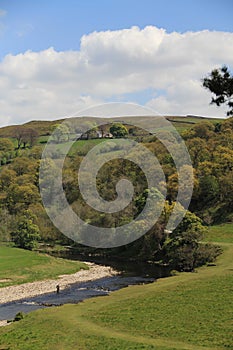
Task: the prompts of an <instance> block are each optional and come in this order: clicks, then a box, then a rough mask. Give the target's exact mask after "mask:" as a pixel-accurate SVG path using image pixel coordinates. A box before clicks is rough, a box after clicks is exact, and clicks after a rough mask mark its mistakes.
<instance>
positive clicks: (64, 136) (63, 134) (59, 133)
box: [53, 124, 70, 143]
mask: <svg viewBox="0 0 233 350" xmlns="http://www.w3.org/2000/svg"><path fill="white" fill-rule="evenodd" d="M69 133H70V132H69V128H68V126H67V125H65V124H60V125H58V126H57V127H56V129H55V131H54V133H53V138H54V140H55V142H56V143H60V142H66V141H68V140H69Z"/></svg>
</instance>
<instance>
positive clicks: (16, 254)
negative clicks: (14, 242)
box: [0, 246, 88, 287]
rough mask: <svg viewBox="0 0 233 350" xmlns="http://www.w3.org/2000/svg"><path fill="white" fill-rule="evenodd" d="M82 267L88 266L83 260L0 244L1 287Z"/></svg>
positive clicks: (55, 275) (50, 276)
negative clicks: (57, 256) (58, 256)
mask: <svg viewBox="0 0 233 350" xmlns="http://www.w3.org/2000/svg"><path fill="white" fill-rule="evenodd" d="M80 269H88V267H87V265H85V264H84V263H81V262H76V261H70V260H65V259H59V258H54V257H51V256H48V255H45V254H40V253H36V252H31V251H26V250H23V249H18V248H12V247H6V246H0V287H5V286H7V285H13V284H21V283H25V282H32V281H37V280H43V279H48V278H55V277H57V276H59V275H62V274H66V273H75V272H77V271H78V270H80ZM1 280H6V282H1Z"/></svg>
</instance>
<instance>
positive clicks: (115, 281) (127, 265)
mask: <svg viewBox="0 0 233 350" xmlns="http://www.w3.org/2000/svg"><path fill="white" fill-rule="evenodd" d="M65 257H66V258H72V259H73V260H82V259H81V257H80V256H78V255H74V254H72V255H69V256H67V254H66V256H65ZM89 260H90V261H91V262H95V263H99V264H100V263H101V264H103V265H108V266H111V267H113V268H114V269H115V270H117V271H119V272H120V274H119V275H116V276H110V277H104V278H101V279H98V280H94V281H89V282H79V283H75V284H72V285H69V286H68V287H67V288H65V289H63V290H62V291H61V292H60V293H59V294H57V293H55V292H53V293H46V294H42V295H39V296H35V297H31V298H24V299H21V300H17V301H14V302H10V303H5V304H0V320H11V319H13V318H14V317H15V315H16V314H17V313H18V312H20V311H21V312H24V313H29V312H31V311H34V310H37V309H42V308H46V307H51V306H60V305H63V304H67V303H79V302H81V301H83V300H85V299H88V298H92V297H97V296H103V295H108V294H109V293H111V292H113V291H115V290H118V289H121V288H124V287H127V286H129V285H135V284H142V283H144V284H145V283H151V282H154V281H155V280H156V279H158V278H161V277H166V276H169V270H168V269H167V268H165V267H158V266H155V265H153V264H148V263H136V262H129V261H127V262H126V261H125V262H122V261H118V260H112V261H104V260H103V259H100V258H90V259H89Z"/></svg>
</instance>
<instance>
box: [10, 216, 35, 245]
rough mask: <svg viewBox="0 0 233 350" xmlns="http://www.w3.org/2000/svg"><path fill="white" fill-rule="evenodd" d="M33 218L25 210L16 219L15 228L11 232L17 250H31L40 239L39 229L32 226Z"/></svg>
mask: <svg viewBox="0 0 233 350" xmlns="http://www.w3.org/2000/svg"><path fill="white" fill-rule="evenodd" d="M33 221H34V216H33V215H32V213H31V212H30V211H29V210H26V211H25V212H24V213H23V215H22V216H20V217H19V218H18V222H17V228H16V230H15V231H14V232H12V234H11V235H12V239H13V242H14V243H15V245H16V246H17V247H19V248H23V249H28V250H32V249H33V248H35V247H36V244H37V241H38V240H39V239H40V234H39V227H38V226H37V225H35V224H34V222H33Z"/></svg>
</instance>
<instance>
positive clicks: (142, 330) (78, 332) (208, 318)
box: [0, 243, 233, 350]
mask: <svg viewBox="0 0 233 350" xmlns="http://www.w3.org/2000/svg"><path fill="white" fill-rule="evenodd" d="M222 247H223V251H224V252H223V254H222V255H221V256H220V257H219V258H218V260H217V262H216V266H208V267H202V268H200V269H198V271H197V272H196V273H180V274H178V275H176V276H173V277H168V278H164V279H159V280H158V281H156V282H155V283H152V284H149V285H140V286H133V287H128V288H124V289H122V290H119V291H117V292H114V293H111V295H110V296H108V297H99V298H93V299H89V300H86V301H84V302H83V303H81V304H78V305H64V306H62V307H59V308H49V309H44V310H38V311H36V312H32V313H31V314H29V315H27V316H26V317H25V319H23V320H21V321H20V322H18V323H15V324H12V325H10V326H8V327H5V328H2V329H0V349H10V350H21V349H28V350H29V349H30V350H33V349H35V350H36V349H49V350H50V349H51V350H54V349H59V350H62V349H66V350H73V349H82V350H85V349H90V350H115V349H123V350H124V349H125V350H130V349H157V350H168V349H169V350H172V349H179V350H184V349H187V350H188V349H190V350H210V349H211V350H214V349H219V350H220V349H222V350H223V349H233V341H232V336H231V329H232V315H231V312H232V307H233V305H232V292H231V291H232V290H233V275H232V270H233V259H232V256H233V244H231V243H222Z"/></svg>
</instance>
